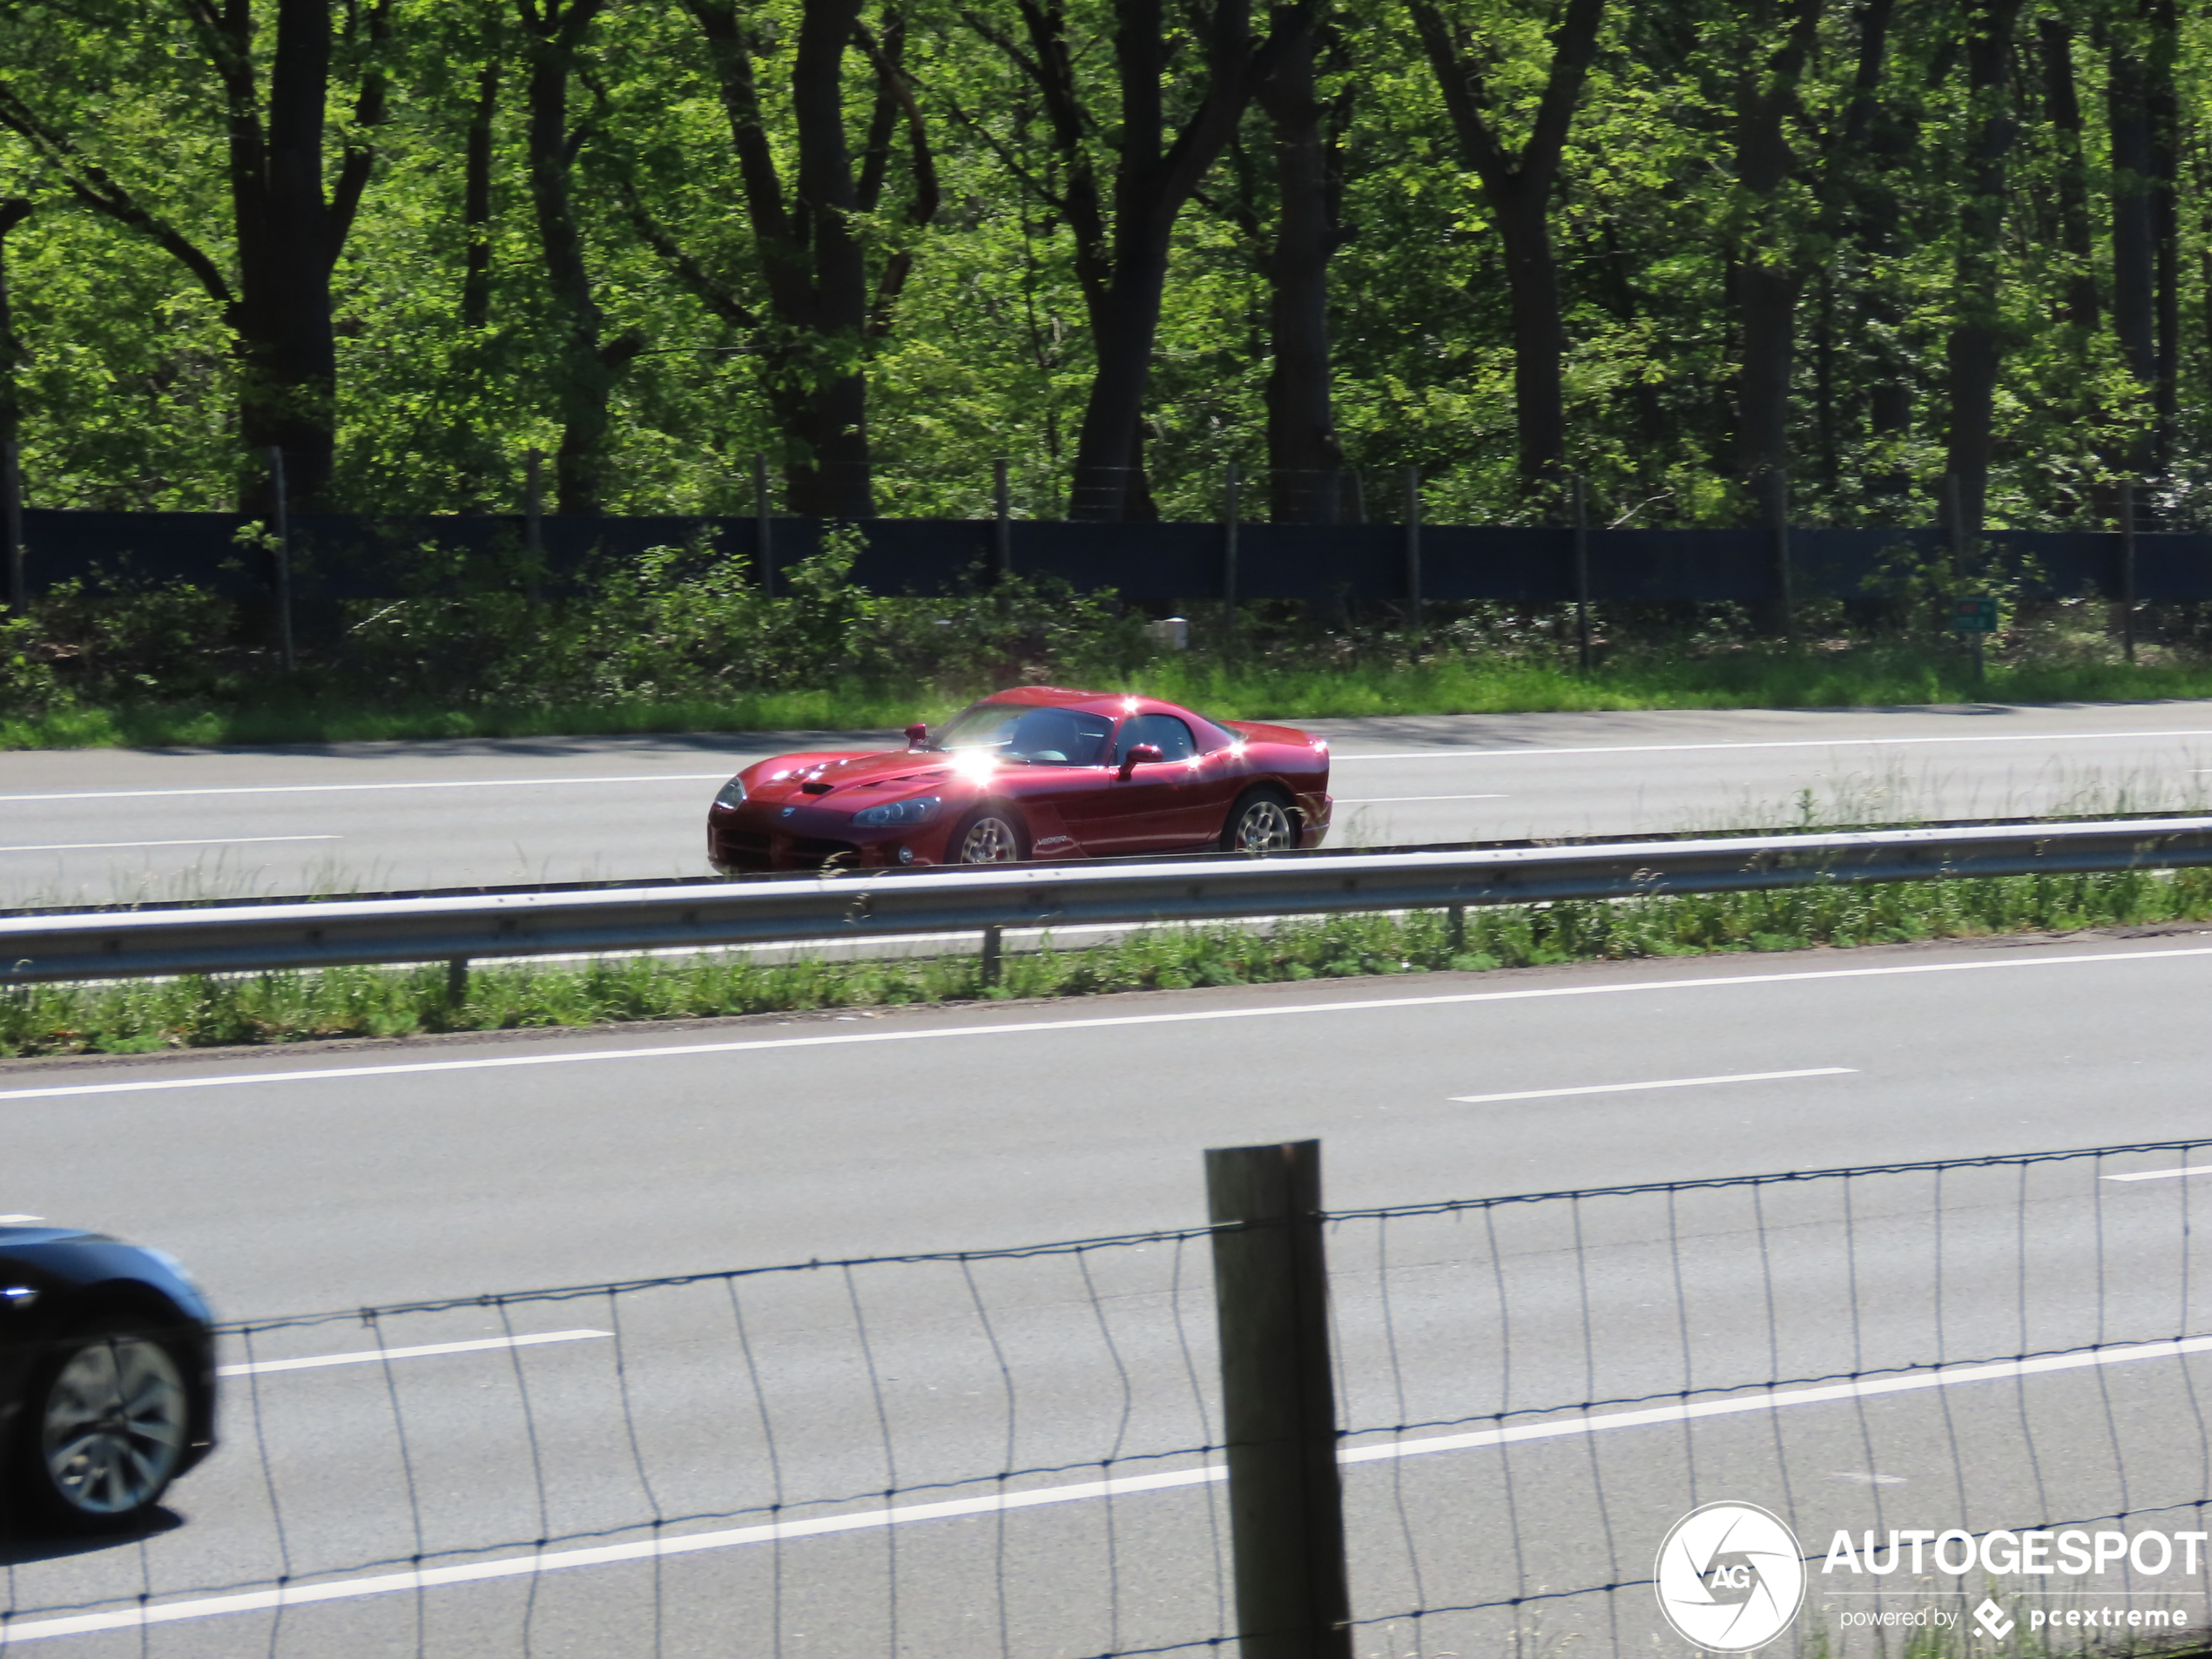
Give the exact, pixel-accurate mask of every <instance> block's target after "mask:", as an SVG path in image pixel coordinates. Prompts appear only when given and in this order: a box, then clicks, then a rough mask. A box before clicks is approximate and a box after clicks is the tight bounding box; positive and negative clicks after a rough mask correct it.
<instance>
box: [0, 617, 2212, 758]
mask: <svg viewBox="0 0 2212 1659" xmlns="http://www.w3.org/2000/svg"><path fill="white" fill-rule="evenodd" d="M1128 683H1129V685H1130V686H1132V687H1133V688H1134V689H1136V690H1139V691H1148V692H1151V693H1154V694H1156V695H1158V696H1162V697H1165V698H1170V699H1171V700H1173V701H1176V702H1179V703H1184V704H1187V705H1192V706H1195V707H1197V708H1199V709H1203V710H1205V711H1209V712H1211V713H1214V714H1217V715H1220V716H1223V717H1224V718H1231V719H1299V718H1306V719H1318V718H1348V717H1352V716H1359V715H1399V714H1493V713H1536V712H1544V711H1556V710H1564V709H1737V708H1848V707H1872V706H1894V705H1911V704H1926V703H1954V702H1973V701H1977V700H1980V701H1993V702H2011V703H2077V702H2125V701H2137V700H2149V699H2155V698H2206V697H2212V665H2202V664H2196V663H2195V662H2165V663H2147V664H2139V665H2134V666H2130V665H2129V664H2125V663H2121V662H2108V663H2107V662H2097V661H2071V662H2068V661H2050V660H2025V661H2021V662H2018V663H2009V664H2008V663H1997V664H1992V665H1991V667H1990V669H1989V671H1988V673H1987V675H1986V677H1984V678H1979V679H1977V678H1975V675H1974V672H1973V665H1972V664H1971V662H1970V661H1969V660H1968V659H1967V658H1966V657H1965V656H1964V655H1963V654H1962V653H1960V652H1959V651H1940V650H1932V649H1929V648H1926V647H1923V646H1909V645H1905V644H1895V643H1887V644H1864V645H1855V646H1851V647H1850V648H1848V649H1844V650H1833V651H1831V650H1824V649H1802V650H1796V651H1791V650H1787V649H1784V648H1783V647H1781V646H1765V645H1757V644H1754V645H1747V646H1745V647H1744V648H1743V649H1741V650H1738V651H1723V652H1718V653H1715V654H1711V655H1706V656H1696V657H1693V656H1689V655H1685V654H1682V653H1670V652H1649V653H1635V654H1627V653H1624V654H1622V656H1620V657H1618V658H1615V660H1614V661H1612V662H1610V663H1608V664H1606V665H1605V666H1603V667H1602V668H1600V669H1599V670H1597V671H1595V672H1594V673H1591V674H1588V675H1584V674H1578V673H1575V672H1572V671H1568V670H1567V669H1565V668H1562V667H1560V666H1557V665H1556V664H1553V663H1550V662H1548V661H1545V660H1541V659H1537V658H1522V657H1498V656H1480V655H1453V656H1444V657H1438V658H1428V659H1424V660H1422V661H1419V662H1416V663H1413V664H1406V665H1403V666H1398V667H1393V668H1391V669H1390V670H1389V671H1381V670H1379V669H1378V668H1376V667H1374V666H1372V665H1366V666H1360V665H1349V666H1340V667H1339V666H1312V665H1310V664H1305V665H1302V664H1300V663H1299V662H1298V659H1297V658H1296V657H1295V655H1294V654H1287V653H1286V654H1285V656H1283V657H1280V658H1273V659H1270V660H1265V661H1258V662H1250V663H1229V662H1225V661H1223V660H1222V659H1220V658H1214V657H1211V656H1207V655H1201V654H1199V653H1196V652H1194V653H1192V654H1190V656H1188V657H1183V658H1164V659H1161V660H1158V661H1156V662H1154V663H1153V664H1150V666H1149V667H1147V668H1144V669H1143V670H1140V671H1138V672H1136V674H1135V675H1133V676H1131V677H1130V678H1129V681H1128ZM965 700H966V698H964V697H962V696H961V695H960V694H958V693H955V692H950V691H945V690H943V689H941V688H934V687H930V686H925V685H915V686H912V687H907V688H895V687H894V688H889V689H887V688H885V687H883V686H881V685H868V684H864V683H861V682H857V681H847V682H843V683H840V684H837V685H830V686H827V687H824V688H821V689H817V690H812V691H763V692H758V693H747V694H745V695H741V696H732V697H727V698H668V699H654V698H622V699H617V700H610V701H606V702H597V703H546V704H519V703H518V704H498V703H487V704H482V705H469V706H458V707H457V706H454V705H450V704H442V703H431V702H424V703H415V704H395V705H378V704H375V703H373V702H368V701H364V700H362V699H361V698H336V697H332V698H313V697H293V698H281V697H269V698H261V699H259V700H254V701H249V702H246V703H243V704H241V705H238V706H235V707H227V706H224V707H219V706H216V705H207V704H172V703H162V702H148V703H144V704H132V705H114V706H109V705H94V704H88V703H77V704H69V705H61V706H58V707H57V708H55V709H53V710H51V711H49V712H47V713H44V714H39V715H17V716H9V715H0V749H39V748H90V747H107V746H118V747H135V748H161V747H169V746H172V745H251V744H273V743H341V742H366V741H374V740H380V739H401V738H405V739H417V740H420V739H437V738H534V737H550V736H588V735H598V734H609V733H633V732H758V731H782V732H797V731H853V730H876V729H882V728H886V727H897V726H901V725H906V724H907V722H908V721H910V720H914V719H931V720H934V719H938V718H942V717H943V716H944V715H945V714H947V713H948V712H949V711H951V710H953V709H954V708H955V707H957V706H959V705H960V704H961V703H962V702H964V701H965Z"/></svg>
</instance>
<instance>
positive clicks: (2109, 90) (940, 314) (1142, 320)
mask: <svg viewBox="0 0 2212 1659" xmlns="http://www.w3.org/2000/svg"><path fill="white" fill-rule="evenodd" d="M2208 27H2212V24H2208V21H2207V18H2206V16H2205V13H2204V9H2203V8H2202V7H2199V6H2193V5H2187V4H2184V3H2182V0H2046V3H2042V4H2040V5H2039V4H2035V3H2031V0H1555V3H1536V0H1292V3H1287V4H1278V5H1275V6H1273V7H1271V8H1267V9H1262V10H1254V9H1252V8H1251V5H1250V4H1249V0H1211V3H1209V0H1190V3H1188V4H1181V5H1175V6H1170V5H1169V4H1167V3H1166V0H759V3H740V0H511V3H509V0H481V3H479V0H16V3H14V4H12V5H10V7H9V8H8V12H7V17H6V19H5V21H4V22H0V260H3V261H4V263H3V264H0V271H3V272H4V278H5V286H4V288H0V293H4V295H5V303H4V306H3V307H0V368H4V373H3V374H0V448H6V449H9V450H11V451H12V452H13V453H14V454H15V455H16V456H17V472H16V476H17V480H18V481H19V487H20V490H21V495H22V498H23V499H25V500H28V501H30V502H31V503H32V504H34V505H37V506H41V507H83V508H105V509H219V508H231V507H234V506H235V507H241V508H243V509H246V510H248V511H259V510H264V509H266V505H267V502H268V482H267V481H268V471H267V468H266V462H265V460H264V457H265V456H266V454H267V451H268V449H269V448H270V447H272V446H274V447H277V448H280V449H281V450H282V452H283V454H284V455H285V459H286V463H287V476H288V481H289V487H290V490H291V495H292V501H293V505H294V506H295V507H320V508H324V509H334V510H353V511H367V512H373V513H379V514H383V513H389V514H395V515H398V514H406V513H421V512H479V511H482V512H499V513H507V512H514V511H516V510H517V509H519V507H520V504H521V502H522V499H523V494H524V489H525V483H524V473H525V469H526V465H527V462H526V457H527V456H528V455H529V453H530V452H531V451H533V450H537V451H543V453H544V454H545V455H547V456H548V457H549V467H550V477H549V497H550V499H549V502H548V507H549V510H554V511H559V512H563V513H572V514H585V515H588V514H594V513H651V514H667V513H673V514H692V513H697V514H721V513H742V512H745V511H749V510H750V509H752V505H753V502H754V494H753V491H754V482H753V462H754V457H755V456H756V455H765V456H767V457H768V458H769V460H770V462H771V464H772V467H773V469H775V471H776V473H777V474H778V475H779V480H780V486H781V488H780V491H779V509H780V510H783V511H786V512H792V513H799V514H808V515H816V516H825V517H841V518H848V519H860V518H865V517H868V516H983V515H985V514H987V513H988V511H989V510H990V505H991V502H992V496H993V488H994V484H993V477H994V463H995V461H997V460H998V459H1000V458H1005V459H1007V460H1008V462H1010V485H1011V492H1012V495H1013V497H1014V506H1015V511H1016V512H1018V513H1022V514H1024V515H1025V516H1040V517H1046V516H1063V515H1064V516H1079V517H1107V518H1112V517H1125V518H1143V517H1149V516H1169V517H1184V518H1205V517H1211V516H1216V515H1217V513H1218V511H1219V510H1220V506H1221V502H1220V496H1221V481H1222V479H1223V476H1224V468H1226V467H1227V466H1229V465H1231V464H1232V463H1233V464H1235V465H1237V466H1238V467H1239V468H1241V469H1243V471H1244V475H1245V476H1246V477H1247V478H1249V479H1251V485H1250V487H1249V489H1250V494H1249V495H1248V496H1247V497H1246V499H1245V500H1244V502H1243V504H1242V510H1243V511H1244V512H1245V513H1246V514H1247V515H1248V516H1255V517H1264V516H1274V517H1277V518H1282V519H1291V518H1302V519H1307V520H1317V521H1328V520H1332V519H1350V518H1352V517H1355V516H1368V515H1370V514H1372V516H1379V517H1381V516H1394V509H1393V508H1391V507H1389V506H1383V507H1381V508H1380V509H1379V510H1377V509H1378V501H1377V499H1376V497H1377V496H1378V492H1379V491H1380V492H1383V494H1384V499H1385V500H1387V499H1388V497H1387V492H1388V491H1389V490H1390V489H1393V488H1394V482H1389V481H1394V479H1395V477H1396V476H1397V475H1398V474H1399V471H1400V469H1404V468H1406V467H1417V468H1419V469H1420V474H1421V475H1422V477H1423V480H1424V491H1425V498H1426V511H1427V512H1428V513H1429V514H1430V515H1431V516H1435V517H1440V518H1455V519H1459V520H1460V521H1463V522H1476V523H1527V522H1538V521H1543V520H1556V519H1558V518H1559V517H1560V516H1561V514H1562V513H1564V512H1565V511H1566V510H1567V508H1566V492H1567V488H1568V479H1569V478H1570V476H1577V475H1579V476H1580V477H1581V479H1583V480H1584V481H1585V482H1586V487H1587V489H1588V494H1589V506H1590V510H1591V512H1592V515H1593V518H1594V521H1595V522H1596V523H1600V524H1632V525H1637V526H1681V525H1699V524H1728V523H1757V522H1764V519H1765V517H1766V516H1767V515H1769V514H1770V513H1771V512H1772V511H1773V510H1774V509H1775V504H1776V500H1777V497H1778V496H1779V495H1780V494H1781V493H1782V492H1783V491H1784V490H1786V491H1787V495H1788V498H1789V501H1790V504H1791V516H1793V517H1795V518H1796V519H1797V520H1798V521H1799V522H1801V523H1837V524H1882V523H1925V522H1928V521H1930V520H1932V519H1934V518H1936V517H1938V516H1955V517H1957V518H1959V520H1960V521H1962V522H1963V523H1965V524H1966V526H1967V527H1968V528H1972V527H1973V526H1976V525H1979V524H1981V523H1985V522H1986V523H1990V524H1997V525H2011V526H2018V527H2048V528H2080V529H2101V528H2108V527H2109V526H2110V525H2111V524H2112V523H2113V522H2114V515H2115V513H2116V511H2117V508H2118V500H2119V490H2118V486H2119V482H2120V481H2121V479H2123V478H2128V479H2137V480H2141V481H2143V482H2142V483H2141V487H2140V489H2138V491H2137V497H2136V498H2137V500H2138V502H2139V503H2140V506H2141V525H2140V527H2141V528H2145V529H2151V528H2161V527H2162V528H2183V527H2195V526H2198V525H2200V524H2202V523H2204V522H2205V521H2206V520H2207V518H2208V516H2212V444H2208V443H2207V442H2206V441H2205V438H2204V436H2203V426H2204V422H2203V420H2202V407H2203V404H2204V402H2205V400H2206V396H2207V392H2208V382H2209V381H2212V133H2208V132H2207V129H2206V126H2205V124H2204V123H2203V122H2202V120H2201V119H2200V118H2199V116H2198V111H2200V109H2201V107H2202V90H2203V88H2204V85H2205V83H2206V79H2207V76H2208V73H2209V72H2212V38H2208V34H2207V30H2208ZM1946 479H1949V480H1952V481H1953V482H1952V483H1950V484H1949V485H1946V483H1945V482H1944V481H1945V480H1946ZM1952 491H1955V502H1952V503H1950V504H1946V497H1947V496H1949V494H1950V493H1951V492H1952Z"/></svg>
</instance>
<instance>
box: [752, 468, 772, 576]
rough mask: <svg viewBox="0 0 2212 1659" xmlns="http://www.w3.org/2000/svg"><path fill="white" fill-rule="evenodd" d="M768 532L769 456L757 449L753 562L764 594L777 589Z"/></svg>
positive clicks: (753, 498)
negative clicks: (757, 570)
mask: <svg viewBox="0 0 2212 1659" xmlns="http://www.w3.org/2000/svg"><path fill="white" fill-rule="evenodd" d="M768 532H769V523H768V456H767V454H766V452H765V451H764V450H759V449H756V450H754V451H753V452H752V562H753V563H754V565H755V566H756V567H757V568H758V569H759V571H760V591H761V592H762V593H764V594H772V593H774V592H775V590H776V561H775V556H774V547H773V544H772V543H771V542H770V540H769V536H768Z"/></svg>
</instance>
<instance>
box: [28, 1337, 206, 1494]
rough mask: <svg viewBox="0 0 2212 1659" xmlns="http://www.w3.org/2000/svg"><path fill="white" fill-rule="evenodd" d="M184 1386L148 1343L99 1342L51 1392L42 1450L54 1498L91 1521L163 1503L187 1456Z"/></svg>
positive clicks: (163, 1354) (158, 1348) (81, 1353)
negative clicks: (155, 1501) (160, 1501)
mask: <svg viewBox="0 0 2212 1659" xmlns="http://www.w3.org/2000/svg"><path fill="white" fill-rule="evenodd" d="M185 1405H186V1402H185V1379H184V1377H183V1375H182V1374H181V1373H180V1372H179V1371H178V1369H177V1362H176V1361H175V1360H174V1359H172V1358H170V1355H169V1351H168V1350H167V1349H166V1348H165V1347H163V1346H162V1345H160V1344H159V1343H158V1342H150V1341H148V1340H147V1339H145V1338H144V1337H139V1336H130V1335H125V1334H119V1333H118V1334H112V1335H105V1336H101V1337H98V1338H96V1339H92V1340H91V1341H88V1342H86V1343H85V1344H84V1346H83V1347H81V1348H79V1349H78V1350H77V1352H74V1353H72V1354H71V1355H70V1357H69V1359H67V1361H65V1362H64V1365H63V1366H62V1368H61V1371H60V1372H58V1373H57V1375H56V1376H55V1378H54V1381H53V1385H52V1386H51V1387H50V1388H48V1389H47V1391H46V1399H45V1406H44V1413H43V1414H42V1415H41V1418H40V1420H39V1425H38V1447H39V1453H40V1454H41V1455H42V1456H43V1457H44V1460H45V1464H46V1478H47V1479H48V1480H49V1481H51V1483H52V1486H53V1488H54V1493H55V1495H56V1496H57V1497H58V1498H60V1500H61V1501H62V1502H63V1503H64V1504H66V1505H67V1506H68V1507H70V1508H71V1509H74V1510H75V1511H77V1513H78V1514H81V1515H84V1516H86V1517H88V1518H90V1517H97V1516H114V1515H127V1514H131V1513H132V1511H133V1510H137V1509H142V1508H144V1507H145V1506H146V1505H148V1504H150V1503H152V1501H154V1500H155V1499H156V1498H158V1497H159V1496H160V1495H161V1494H162V1490H163V1488H165V1487H167V1486H168V1484H169V1479H170V1477H171V1476H172V1475H173V1474H176V1472H177V1465H178V1464H179V1461H181V1460H182V1459H183V1457H184V1454H185Z"/></svg>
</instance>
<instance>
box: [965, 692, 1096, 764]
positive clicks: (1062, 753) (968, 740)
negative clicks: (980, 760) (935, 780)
mask: <svg viewBox="0 0 2212 1659" xmlns="http://www.w3.org/2000/svg"><path fill="white" fill-rule="evenodd" d="M1113 732H1114V723H1113V721H1111V720H1109V718H1106V716H1104V715H1103V714H1085V713H1082V712H1081V711H1078V710H1076V709H1041V708H1035V707H1032V706H1031V705H1028V704H1026V703H978V704H976V705H975V706H974V707H973V708H970V709H964V710H962V711H961V712H960V713H958V714H956V715H954V717H953V718H952V720H951V721H950V722H949V723H948V725H946V726H945V728H944V729H943V730H942V731H941V732H936V733H934V735H933V737H932V738H931V741H930V745H929V746H930V747H931V748H933V749H948V750H954V749H957V750H976V749H981V750H984V751H987V752H989V753H992V754H995V755H996V756H998V757H999V758H1000V759H1003V760H1021V761H1027V762H1030V763H1033V764H1035V765H1047V766H1096V765H1099V764H1101V763H1102V762H1103V760H1104V759H1105V758H1106V740H1107V739H1108V738H1110V737H1111V736H1112V735H1113Z"/></svg>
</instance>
